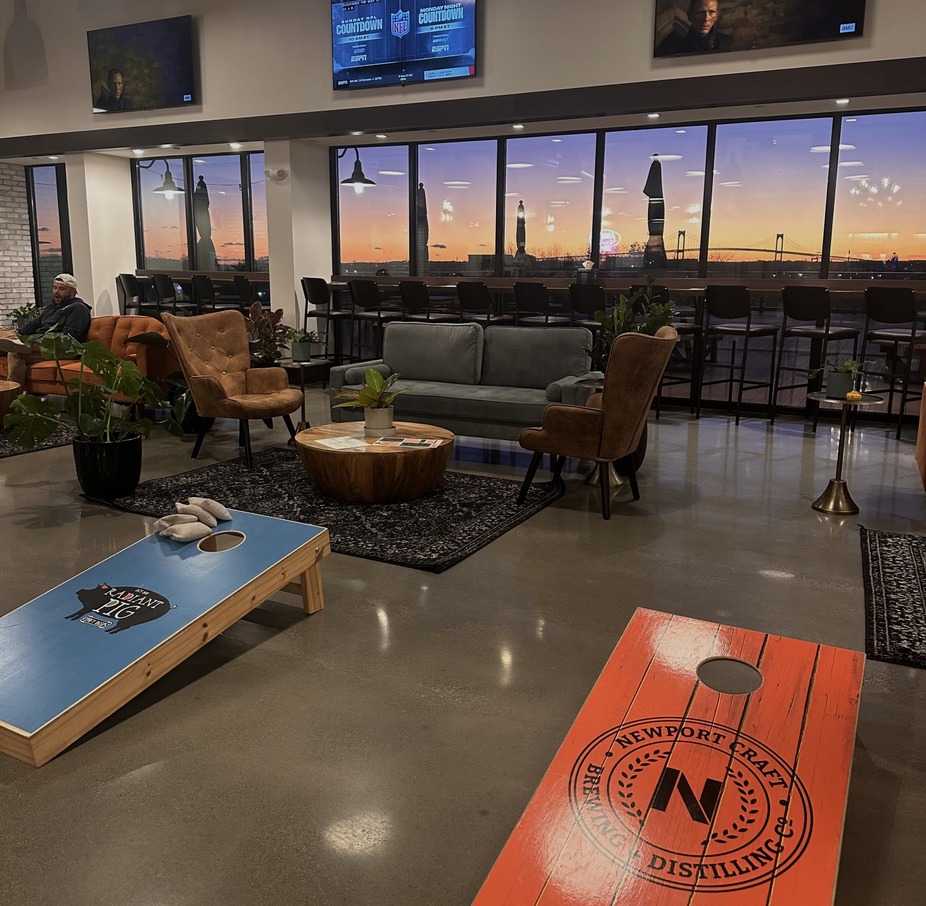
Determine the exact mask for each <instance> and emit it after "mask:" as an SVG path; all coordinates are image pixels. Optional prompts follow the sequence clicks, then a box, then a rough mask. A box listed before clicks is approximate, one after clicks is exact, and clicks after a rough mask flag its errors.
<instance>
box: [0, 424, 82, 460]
mask: <svg viewBox="0 0 926 906" xmlns="http://www.w3.org/2000/svg"><path fill="white" fill-rule="evenodd" d="M72 440H74V429H73V428H71V426H70V425H61V426H59V427H58V428H56V429H55V432H54V434H52V435H51V436H50V437H49V438H47V439H46V440H44V441H42V443H40V444H39V445H38V446H37V447H21V446H20V445H19V444H18V443H16V441H14V440H13V438H12V437H11V436H10V432H9V431H8V430H0V459H2V458H3V457H4V456H19V454H20V453H34V452H35V451H36V450H47V449H49V447H63V446H65V445H66V444H69V443H70V442H71V441H72Z"/></svg>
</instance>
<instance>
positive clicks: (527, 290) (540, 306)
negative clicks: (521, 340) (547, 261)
mask: <svg viewBox="0 0 926 906" xmlns="http://www.w3.org/2000/svg"><path fill="white" fill-rule="evenodd" d="M514 299H515V304H516V305H517V310H518V324H523V325H524V326H526V327H569V326H570V325H571V324H572V316H571V315H554V314H552V313H551V312H550V292H549V290H548V289H547V288H546V286H545V285H544V284H543V283H515V285H514ZM522 311H528V312H532V314H529V315H521V312H522Z"/></svg>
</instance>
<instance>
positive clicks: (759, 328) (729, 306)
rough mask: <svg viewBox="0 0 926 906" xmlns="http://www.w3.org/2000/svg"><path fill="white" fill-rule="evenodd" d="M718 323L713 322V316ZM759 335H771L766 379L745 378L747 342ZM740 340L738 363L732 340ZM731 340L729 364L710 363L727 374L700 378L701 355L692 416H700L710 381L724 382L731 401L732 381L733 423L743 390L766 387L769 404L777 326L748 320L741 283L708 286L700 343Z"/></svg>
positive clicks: (746, 295)
mask: <svg viewBox="0 0 926 906" xmlns="http://www.w3.org/2000/svg"><path fill="white" fill-rule="evenodd" d="M715 318H716V319H719V323H713V321H714V319H715ZM763 337H771V340H772V355H771V361H770V363H769V371H768V380H767V381H760V380H754V379H749V378H748V377H747V373H746V369H747V367H748V364H749V343H750V341H751V340H757V339H760V338H763ZM738 339H742V341H743V351H742V355H741V357H740V361H739V364H737V361H736V341H737V340H738ZM723 340H731V341H732V342H731V349H730V362H729V364H722V363H714V364H713V367H715V368H721V369H724V370H727V371H729V377H727V378H721V379H718V380H710V381H707V380H705V379H704V376H703V375H704V369H705V367H706V356H703V355H702V361H701V362H700V363H699V369H700V371H701V379H700V390H699V393H698V405H697V410H696V417H697V418H700V417H701V399H702V396H703V389H704V387H708V386H711V385H712V384H728V385H729V392H728V395H727V401H728V402H729V403H732V402H733V385H734V384H736V385H737V387H738V389H737V395H736V424H737V425H738V424H739V423H740V411H741V410H742V407H743V391H744V390H756V389H759V388H761V387H768V406H769V407H770V406H771V404H772V387H773V383H774V370H775V353H776V349H777V345H778V328H777V327H773V326H771V325H767V324H753V323H752V301H751V299H750V296H749V290H748V288H747V287H745V286H716V285H715V286H708V287H707V290H706V292H705V294H704V324H703V341H704V342H703V346H704V349H705V351H706V350H707V349H708V348H710V346H711V344H712V343H719V342H722V341H723Z"/></svg>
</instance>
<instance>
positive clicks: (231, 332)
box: [163, 311, 303, 469]
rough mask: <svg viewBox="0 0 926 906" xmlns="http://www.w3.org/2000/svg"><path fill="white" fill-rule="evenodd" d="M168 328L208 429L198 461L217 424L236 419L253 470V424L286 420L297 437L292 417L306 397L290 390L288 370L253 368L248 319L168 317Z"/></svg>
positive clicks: (234, 315)
mask: <svg viewBox="0 0 926 906" xmlns="http://www.w3.org/2000/svg"><path fill="white" fill-rule="evenodd" d="M163 318H164V323H165V324H166V325H167V330H168V332H169V333H170V338H171V339H172V340H173V342H174V351H175V352H176V355H177V358H178V359H179V361H180V367H181V369H182V370H183V376H184V377H185V378H186V381H187V384H188V386H189V388H190V393H191V394H192V396H193V402H195V403H196V410H197V412H198V413H199V415H200V416H202V417H203V425H202V427H201V428H200V431H199V437H197V438H196V444H195V446H194V447H193V458H194V459H195V458H196V456H197V455H198V453H199V448H200V447H201V446H202V443H203V438H204V437H205V436H206V432H207V431H208V430H209V429H210V428H211V427H212V424H213V422H214V421H215V420H216V419H217V418H236V419H238V424H239V440H240V442H241V444H242V445H243V446H244V461H245V464H246V465H247V467H248V468H249V469H250V468H251V434H250V431H249V430H248V419H251V418H259V419H262V420H264V421H269V420H270V419H272V418H274V417H275V416H277V415H282V416H283V421H285V422H286V427H287V428H288V429H289V433H290V434H291V435H293V436H295V433H296V429H295V428H294V427H293V422H292V419H291V418H290V417H289V414H290V413H291V412H295V411H296V409H298V408H299V407H300V405H301V404H302V399H303V397H302V392H301V391H300V390H297V389H295V388H291V387H290V386H289V381H288V378H287V375H286V371H285V370H284V369H282V368H251V367H250V366H251V356H250V353H249V351H248V335H247V330H246V328H245V324H244V315H242V314H241V312H239V311H217V312H215V313H213V314H208V315H193V316H192V317H187V318H183V317H177V316H175V315H172V314H169V313H167V312H165V313H164V315H163Z"/></svg>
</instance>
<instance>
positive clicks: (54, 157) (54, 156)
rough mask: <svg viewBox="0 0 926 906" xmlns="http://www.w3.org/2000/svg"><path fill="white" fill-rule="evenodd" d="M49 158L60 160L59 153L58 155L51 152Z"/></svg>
mask: <svg viewBox="0 0 926 906" xmlns="http://www.w3.org/2000/svg"><path fill="white" fill-rule="evenodd" d="M48 159H49V160H58V155H57V154H49V155H48Z"/></svg>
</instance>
